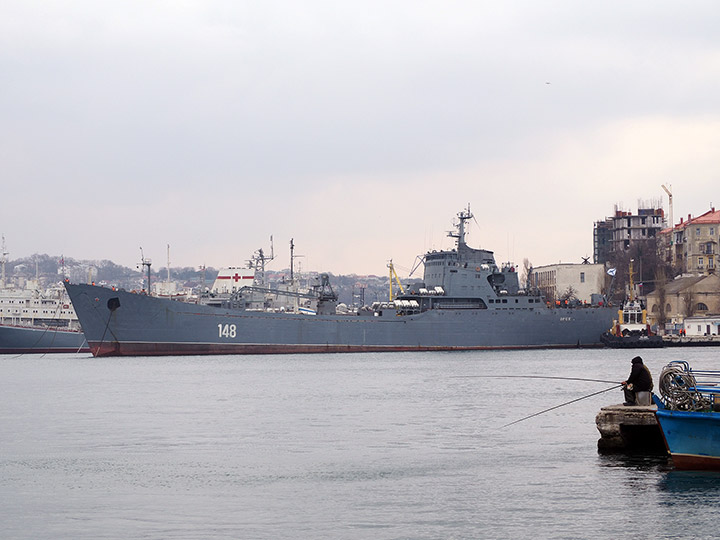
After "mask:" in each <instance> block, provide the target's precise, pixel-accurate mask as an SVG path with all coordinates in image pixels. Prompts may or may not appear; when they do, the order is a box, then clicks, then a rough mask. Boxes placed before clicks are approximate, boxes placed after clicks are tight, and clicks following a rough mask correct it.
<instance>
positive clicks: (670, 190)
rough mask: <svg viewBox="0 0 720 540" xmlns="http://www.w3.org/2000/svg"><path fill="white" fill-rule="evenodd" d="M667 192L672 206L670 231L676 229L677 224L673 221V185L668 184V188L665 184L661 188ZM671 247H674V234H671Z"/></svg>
mask: <svg viewBox="0 0 720 540" xmlns="http://www.w3.org/2000/svg"><path fill="white" fill-rule="evenodd" d="M660 187H661V188H663V189H664V190H665V193H667V196H668V202H669V206H670V229H674V228H675V222H674V221H673V202H672V184H668V186H665V184H663V185H661V186H660ZM670 245H671V246H672V245H673V234H672V232H671V233H670Z"/></svg>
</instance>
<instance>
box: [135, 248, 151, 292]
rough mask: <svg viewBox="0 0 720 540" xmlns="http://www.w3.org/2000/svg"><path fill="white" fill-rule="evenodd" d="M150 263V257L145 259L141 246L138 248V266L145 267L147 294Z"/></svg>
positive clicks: (148, 290)
mask: <svg viewBox="0 0 720 540" xmlns="http://www.w3.org/2000/svg"><path fill="white" fill-rule="evenodd" d="M151 265H152V261H151V260H150V259H146V258H145V255H143V248H142V247H141V248H140V264H139V265H138V267H140V266H142V267H143V269H145V268H147V295H148V296H150V295H151V292H150V266H151Z"/></svg>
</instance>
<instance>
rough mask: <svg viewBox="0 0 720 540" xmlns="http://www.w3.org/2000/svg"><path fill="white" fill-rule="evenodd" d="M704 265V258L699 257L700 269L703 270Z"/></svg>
mask: <svg viewBox="0 0 720 540" xmlns="http://www.w3.org/2000/svg"><path fill="white" fill-rule="evenodd" d="M703 264H704V261H703V258H702V257H698V268H702V267H703Z"/></svg>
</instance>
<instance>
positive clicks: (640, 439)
mask: <svg viewBox="0 0 720 540" xmlns="http://www.w3.org/2000/svg"><path fill="white" fill-rule="evenodd" d="M656 410H657V407H656V406H655V405H650V406H631V407H626V406H625V405H609V406H607V407H603V408H602V409H600V412H599V413H598V414H597V416H596V417H595V424H596V425H597V428H598V431H599V432H600V439H599V440H598V450H599V451H601V452H645V453H653V454H664V453H665V452H666V449H665V441H664V439H663V436H662V431H661V430H660V426H659V425H658V423H657V418H656V417H655V411H656Z"/></svg>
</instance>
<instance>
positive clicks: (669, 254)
mask: <svg viewBox="0 0 720 540" xmlns="http://www.w3.org/2000/svg"><path fill="white" fill-rule="evenodd" d="M660 237H661V238H662V241H661V242H660V246H661V249H662V252H663V253H662V254H663V259H664V260H665V261H666V262H667V263H669V264H671V265H672V266H674V267H675V268H676V269H677V270H678V271H679V272H680V273H683V274H714V273H715V271H716V269H717V266H718V238H720V211H716V210H715V208H714V207H713V208H711V209H710V210H709V211H707V212H705V213H704V214H702V215H700V216H698V217H692V215H690V214H688V217H687V220H684V219H683V218H680V223H678V224H677V225H675V226H674V227H672V228H668V229H665V230H663V231H662V233H661V235H660Z"/></svg>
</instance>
